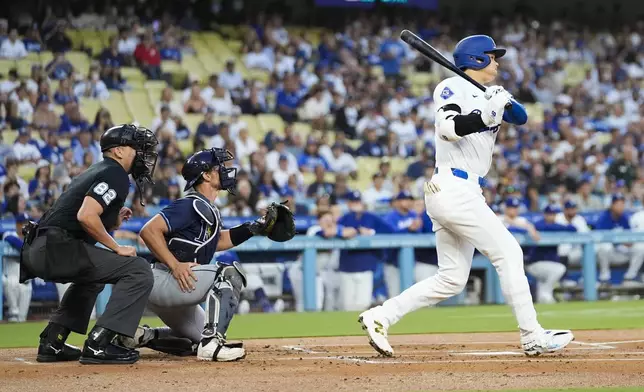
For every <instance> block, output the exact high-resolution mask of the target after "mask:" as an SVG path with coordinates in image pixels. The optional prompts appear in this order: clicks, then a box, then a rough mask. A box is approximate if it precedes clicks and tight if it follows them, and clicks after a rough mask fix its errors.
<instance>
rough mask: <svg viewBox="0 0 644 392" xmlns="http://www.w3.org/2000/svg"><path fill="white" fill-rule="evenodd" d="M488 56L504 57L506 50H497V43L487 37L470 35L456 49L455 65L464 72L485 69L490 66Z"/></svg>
mask: <svg viewBox="0 0 644 392" xmlns="http://www.w3.org/2000/svg"><path fill="white" fill-rule="evenodd" d="M488 54H494V55H495V57H496V58H499V57H503V55H504V54H505V49H502V48H497V47H496V43H495V42H494V40H493V39H492V38H491V37H488V36H487V35H470V36H469V37H465V38H463V39H462V40H460V41H459V42H458V43H457V44H456V48H454V64H455V65H456V66H457V67H458V68H460V69H462V70H464V69H467V68H470V69H483V68H485V67H487V66H488V65H490V62H491V60H490V57H489V56H488Z"/></svg>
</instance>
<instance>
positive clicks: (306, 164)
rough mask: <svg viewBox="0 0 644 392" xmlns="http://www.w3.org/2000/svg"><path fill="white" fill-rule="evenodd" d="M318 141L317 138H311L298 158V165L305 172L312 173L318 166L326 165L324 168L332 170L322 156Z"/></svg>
mask: <svg viewBox="0 0 644 392" xmlns="http://www.w3.org/2000/svg"><path fill="white" fill-rule="evenodd" d="M318 148H319V146H318V143H317V142H316V141H315V140H309V141H308V143H306V147H305V149H304V151H303V152H302V153H301V154H300V156H299V157H298V158H297V165H298V166H299V168H300V170H301V171H302V172H305V173H312V172H313V171H315V168H316V166H322V167H324V170H330V168H329V164H328V163H327V161H325V160H324V158H322V156H320V153H319V151H318Z"/></svg>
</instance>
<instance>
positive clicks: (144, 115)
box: [123, 89, 155, 127]
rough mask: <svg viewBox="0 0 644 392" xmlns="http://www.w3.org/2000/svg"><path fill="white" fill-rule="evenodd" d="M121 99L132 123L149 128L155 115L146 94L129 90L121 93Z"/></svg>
mask: <svg viewBox="0 0 644 392" xmlns="http://www.w3.org/2000/svg"><path fill="white" fill-rule="evenodd" d="M123 98H124V99H125V104H126V105H127V108H128V110H129V111H130V113H131V115H132V117H133V119H134V121H137V122H138V123H139V124H142V125H144V126H147V127H149V126H150V124H151V123H152V120H153V119H154V117H155V114H154V109H153V108H152V106H151V104H150V100H149V98H148V93H147V92H146V91H145V90H139V89H136V90H130V91H125V92H124V93H123Z"/></svg>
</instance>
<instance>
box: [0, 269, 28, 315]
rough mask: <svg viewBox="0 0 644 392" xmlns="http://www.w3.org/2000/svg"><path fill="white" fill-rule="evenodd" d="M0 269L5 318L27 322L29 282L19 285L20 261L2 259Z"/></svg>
mask: <svg viewBox="0 0 644 392" xmlns="http://www.w3.org/2000/svg"><path fill="white" fill-rule="evenodd" d="M3 259H4V260H3V263H4V264H3V268H2V286H3V287H4V295H5V298H6V299H7V314H6V318H7V319H11V320H12V321H19V322H23V321H26V320H27V315H28V314H29V305H30V304H31V291H32V288H31V280H28V281H26V282H25V283H20V259H19V258H17V257H4V258H3Z"/></svg>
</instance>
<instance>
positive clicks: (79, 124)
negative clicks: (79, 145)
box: [58, 102, 89, 144]
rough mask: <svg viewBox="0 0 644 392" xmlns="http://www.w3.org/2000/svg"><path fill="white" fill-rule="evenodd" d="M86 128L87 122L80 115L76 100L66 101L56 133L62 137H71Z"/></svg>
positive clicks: (87, 126)
mask: <svg viewBox="0 0 644 392" xmlns="http://www.w3.org/2000/svg"><path fill="white" fill-rule="evenodd" d="M88 128H89V123H88V122H87V120H86V119H85V118H84V117H83V116H82V114H81V112H80V110H79V108H78V104H77V103H76V102H68V103H67V104H65V113H64V114H63V115H62V116H60V128H58V134H59V135H60V136H63V137H72V136H75V135H76V134H77V133H78V132H80V131H81V130H83V129H88ZM72 144H74V143H72Z"/></svg>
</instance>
